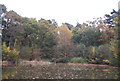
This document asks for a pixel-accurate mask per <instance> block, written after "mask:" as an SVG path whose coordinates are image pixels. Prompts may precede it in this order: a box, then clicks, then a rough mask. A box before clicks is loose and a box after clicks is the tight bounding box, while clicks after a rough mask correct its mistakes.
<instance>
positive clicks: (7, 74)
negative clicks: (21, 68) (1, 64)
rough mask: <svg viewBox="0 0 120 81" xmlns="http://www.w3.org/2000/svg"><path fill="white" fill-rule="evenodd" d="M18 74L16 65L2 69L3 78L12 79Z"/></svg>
mask: <svg viewBox="0 0 120 81" xmlns="http://www.w3.org/2000/svg"><path fill="white" fill-rule="evenodd" d="M16 74H17V68H16V67H7V68H4V69H2V78H3V79H10V78H12V77H15V76H16Z"/></svg>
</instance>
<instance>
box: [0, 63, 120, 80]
mask: <svg viewBox="0 0 120 81" xmlns="http://www.w3.org/2000/svg"><path fill="white" fill-rule="evenodd" d="M118 69H119V68H117V67H111V66H89V65H88V66H83V65H67V64H48V65H36V66H31V65H19V66H3V72H2V75H3V76H2V78H3V79H118V78H119V70H118Z"/></svg>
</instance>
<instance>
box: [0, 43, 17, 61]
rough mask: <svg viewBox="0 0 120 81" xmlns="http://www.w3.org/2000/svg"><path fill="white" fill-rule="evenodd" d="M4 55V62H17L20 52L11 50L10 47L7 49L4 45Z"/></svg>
mask: <svg viewBox="0 0 120 81" xmlns="http://www.w3.org/2000/svg"><path fill="white" fill-rule="evenodd" d="M2 54H3V55H2V56H3V60H6V61H17V60H18V55H19V52H18V51H17V50H16V49H13V50H11V48H10V47H9V46H8V47H7V46H6V44H5V43H3V48H2Z"/></svg>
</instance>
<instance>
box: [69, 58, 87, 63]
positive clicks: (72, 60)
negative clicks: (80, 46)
mask: <svg viewBox="0 0 120 81" xmlns="http://www.w3.org/2000/svg"><path fill="white" fill-rule="evenodd" d="M70 62H71V63H82V64H83V63H86V62H87V61H86V59H84V58H82V57H74V58H72V59H71V60H70Z"/></svg>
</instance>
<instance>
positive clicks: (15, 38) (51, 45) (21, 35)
mask: <svg viewBox="0 0 120 81" xmlns="http://www.w3.org/2000/svg"><path fill="white" fill-rule="evenodd" d="M5 9H6V8H5ZM4 11H5V12H3V13H5V16H4V17H3V19H2V26H3V30H2V46H3V48H2V56H3V58H2V59H3V60H7V61H18V60H20V59H21V60H30V61H31V60H40V59H49V60H50V61H51V62H63V63H68V62H71V63H94V64H109V65H116V66H119V65H120V62H119V59H120V55H119V50H118V42H119V39H118V33H119V31H118V30H119V29H118V28H119V22H118V19H119V11H115V10H113V11H112V12H111V14H106V15H105V18H104V19H103V18H96V19H94V20H93V21H87V22H85V23H83V24H80V23H77V25H76V26H75V27H74V26H73V25H71V24H69V23H63V24H62V25H61V26H58V25H57V22H56V21H55V20H46V19H42V18H41V19H40V20H36V19H35V18H27V17H22V16H20V15H18V14H17V13H16V12H14V11H7V10H4Z"/></svg>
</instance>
